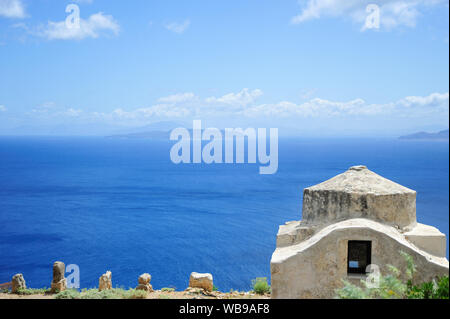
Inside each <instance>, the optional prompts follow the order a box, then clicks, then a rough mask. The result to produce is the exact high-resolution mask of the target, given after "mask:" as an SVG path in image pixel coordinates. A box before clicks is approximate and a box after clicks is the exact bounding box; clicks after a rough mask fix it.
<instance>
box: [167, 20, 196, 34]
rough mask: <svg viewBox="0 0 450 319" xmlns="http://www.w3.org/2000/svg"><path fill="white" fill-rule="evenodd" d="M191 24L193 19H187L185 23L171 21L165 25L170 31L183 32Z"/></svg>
mask: <svg viewBox="0 0 450 319" xmlns="http://www.w3.org/2000/svg"><path fill="white" fill-rule="evenodd" d="M190 25H191V21H190V20H185V21H184V22H183V23H177V22H172V23H169V24H167V25H166V26H165V27H166V29H167V30H169V31H172V32H175V33H179V34H181V33H183V32H184V31H186V30H187V28H189V26H190Z"/></svg>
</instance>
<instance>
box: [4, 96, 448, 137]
mask: <svg viewBox="0 0 450 319" xmlns="http://www.w3.org/2000/svg"><path fill="white" fill-rule="evenodd" d="M263 96H264V93H263V91H262V90H260V89H248V88H244V89H242V90H241V91H239V92H231V93H227V94H224V95H221V96H207V97H201V96H198V95H196V94H194V93H192V92H184V93H178V94H173V95H169V96H164V97H161V98H159V99H157V101H156V103H154V104H152V105H150V106H147V107H138V108H125V107H124V108H116V109H112V110H111V111H109V112H105V111H96V110H89V109H83V108H81V107H75V106H70V107H64V106H58V105H56V104H55V103H53V102H46V103H43V104H41V105H39V106H36V107H34V108H32V110H31V111H30V112H25V113H23V114H17V113H15V114H13V115H11V116H13V117H14V118H15V119H16V120H19V122H22V125H26V124H27V123H30V124H31V126H33V125H35V124H37V123H45V125H49V126H52V125H61V124H63V123H71V125H72V124H77V125H78V126H79V127H82V126H83V125H96V126H97V127H98V128H101V127H102V126H103V127H104V128H105V131H104V133H105V134H106V133H107V132H108V129H111V128H113V127H117V128H119V127H121V128H124V127H125V128H126V127H129V128H132V127H139V126H143V125H147V124H149V123H154V122H159V121H181V122H182V123H186V122H187V123H189V122H190V121H192V120H194V119H200V120H202V121H204V122H206V123H211V124H214V125H216V126H218V127H220V128H224V127H228V126H230V125H231V126H233V125H234V124H239V125H242V126H245V125H248V126H252V125H266V126H271V127H281V128H283V127H286V128H287V130H286V131H289V132H290V133H291V134H295V133H296V130H295V123H303V124H302V127H300V126H299V127H298V133H300V132H301V131H302V129H305V128H308V123H309V124H311V123H315V124H314V125H318V124H320V123H321V122H326V123H330V122H333V121H335V122H336V123H338V124H339V125H344V127H343V129H346V128H347V126H348V127H351V126H352V125H355V123H352V122H354V121H355V120H357V121H358V122H359V123H360V124H361V126H360V128H361V129H362V134H365V133H364V132H366V133H368V132H377V131H380V132H381V131H382V130H384V129H382V130H378V129H377V128H378V127H379V125H380V121H381V122H391V123H393V125H395V123H399V129H401V128H402V127H404V126H405V123H408V122H411V123H416V122H420V121H422V120H427V122H428V123H432V124H433V123H434V124H435V126H436V127H438V126H439V125H441V127H442V128H445V127H443V126H442V125H444V123H445V122H446V121H448V118H449V93H448V92H445V93H431V94H429V95H427V96H406V97H404V98H401V99H399V100H396V101H392V102H388V103H369V102H367V101H365V100H364V99H361V98H355V99H352V100H349V101H332V100H328V99H323V98H317V97H315V98H311V99H309V100H306V101H304V102H300V103H295V102H291V101H279V102H276V103H264V102H262V101H261V100H262V99H263ZM0 111H1V112H2V113H3V115H1V116H0V121H1V117H5V114H6V113H13V112H9V111H8V110H7V108H6V106H2V107H0ZM305 123H306V124H305ZM332 126H333V125H330V127H332ZM430 127H431V126H430ZM311 129H312V127H311ZM411 129H413V128H412V127H411ZM318 131H320V128H318ZM393 131H394V132H395V130H393ZM4 133H5V132H4ZM14 133H16V134H19V135H20V132H14V131H10V132H9V134H14ZM80 133H82V132H80ZM312 133H313V132H312V131H311V132H310V133H309V134H312ZM318 135H320V134H318Z"/></svg>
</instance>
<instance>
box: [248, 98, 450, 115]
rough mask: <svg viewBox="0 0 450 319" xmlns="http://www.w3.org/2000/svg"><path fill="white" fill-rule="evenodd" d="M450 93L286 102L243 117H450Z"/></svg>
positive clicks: (255, 108)
mask: <svg viewBox="0 0 450 319" xmlns="http://www.w3.org/2000/svg"><path fill="white" fill-rule="evenodd" d="M448 107H449V93H448V92H447V93H443V94H441V93H432V94H430V95H428V96H424V97H422V96H408V97H405V98H403V99H400V100H398V101H395V102H390V103H383V104H376V103H372V104H371V103H367V102H366V101H364V100H363V99H354V100H350V101H347V102H337V101H329V100H325V99H320V98H315V99H312V100H310V101H307V102H305V103H301V104H296V103H292V102H288V101H283V102H279V103H275V104H262V105H255V106H252V107H249V108H246V109H245V110H242V112H241V114H243V115H245V116H248V117H261V116H272V117H291V116H297V117H306V118H308V117H326V118H330V117H344V116H376V115H383V116H386V115H397V116H401V117H408V116H409V117H418V116H422V115H425V114H430V113H439V114H442V115H446V116H447V117H448Z"/></svg>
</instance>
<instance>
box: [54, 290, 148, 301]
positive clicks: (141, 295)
mask: <svg viewBox="0 0 450 319" xmlns="http://www.w3.org/2000/svg"><path fill="white" fill-rule="evenodd" d="M146 297H147V292H146V291H143V290H136V289H129V290H125V289H121V288H114V289H108V290H103V291H98V289H83V290H82V291H81V292H79V291H77V290H74V289H68V290H65V291H62V292H60V293H58V294H56V295H55V299H145V298H146Z"/></svg>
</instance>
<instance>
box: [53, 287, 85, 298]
mask: <svg viewBox="0 0 450 319" xmlns="http://www.w3.org/2000/svg"><path fill="white" fill-rule="evenodd" d="M80 296H81V295H80V293H79V292H78V291H77V290H75V289H67V290H64V291H61V292H59V293H57V294H56V295H55V299H81V298H80Z"/></svg>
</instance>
